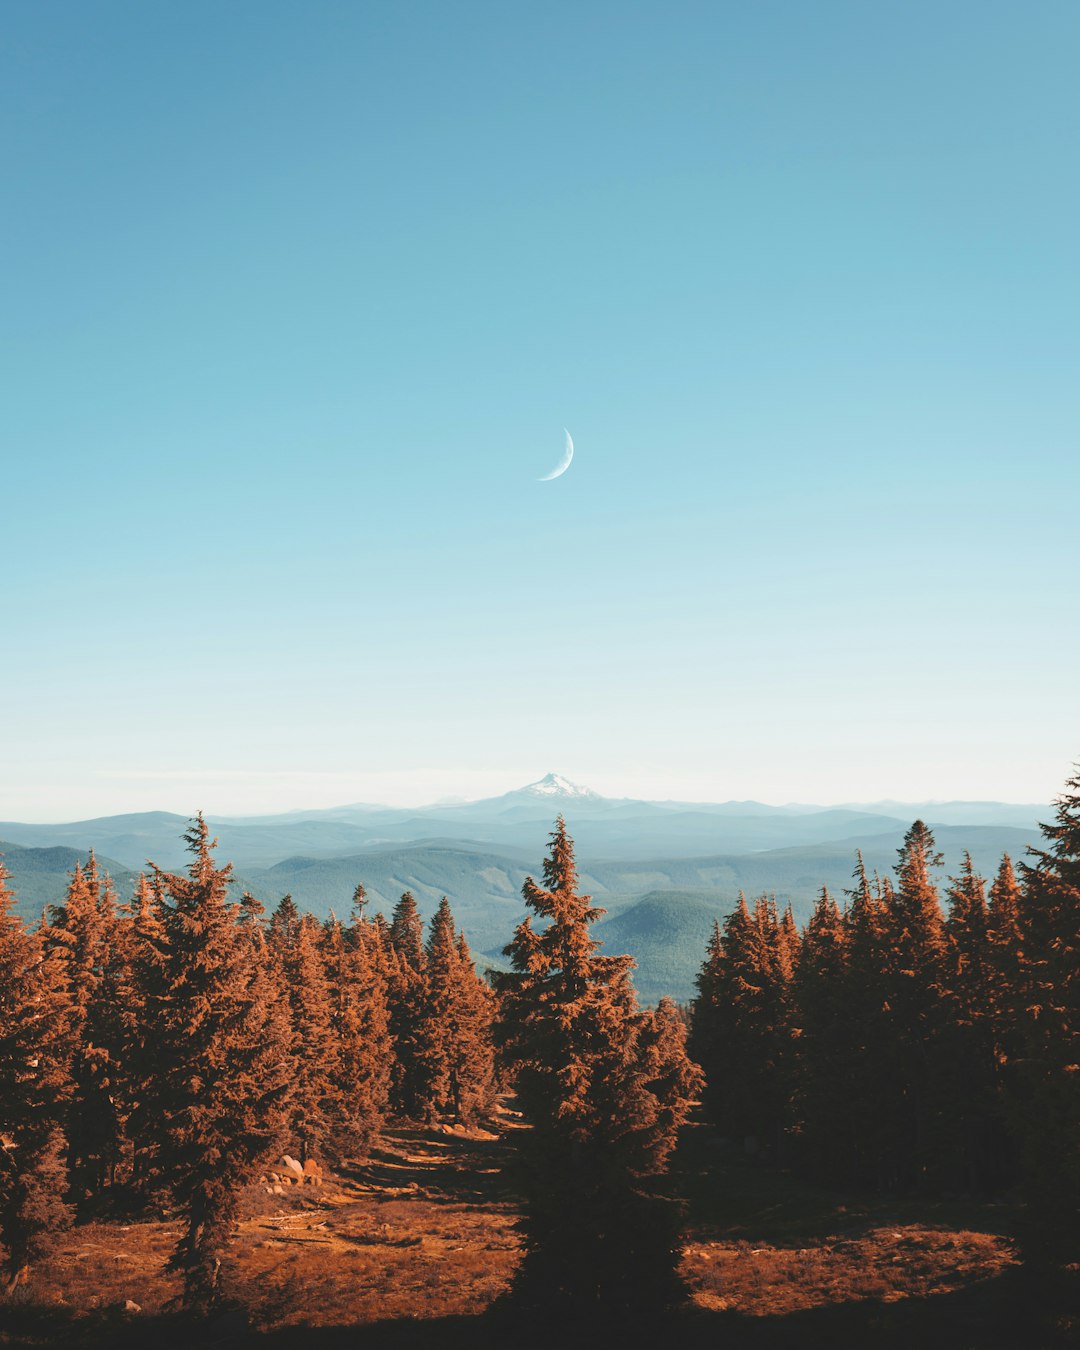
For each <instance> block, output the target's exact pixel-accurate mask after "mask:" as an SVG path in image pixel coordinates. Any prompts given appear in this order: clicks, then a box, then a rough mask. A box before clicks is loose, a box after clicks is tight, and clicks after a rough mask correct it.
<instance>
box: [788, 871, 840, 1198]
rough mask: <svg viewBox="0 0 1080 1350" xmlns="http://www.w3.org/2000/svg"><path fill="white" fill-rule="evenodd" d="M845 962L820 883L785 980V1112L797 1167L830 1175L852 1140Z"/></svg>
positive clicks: (834, 915)
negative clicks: (788, 1017) (788, 1023)
mask: <svg viewBox="0 0 1080 1350" xmlns="http://www.w3.org/2000/svg"><path fill="white" fill-rule="evenodd" d="M848 961H849V951H848V935H847V932H846V929H845V925H844V920H843V916H842V915H841V913H840V908H839V906H838V905H837V903H836V901H835V900H834V899H833V897H832V896H831V895H830V894H829V892H828V890H827V888H826V887H824V886H823V887H822V888H821V894H820V895H819V897H818V900H817V903H816V904H815V906H814V909H813V912H812V913H811V915H810V918H809V920H808V921H807V925H806V930H805V932H804V934H803V940H802V945H801V947H800V949H799V956H798V960H797V963H796V969H795V976H794V981H793V985H794V996H795V1014H794V1018H795V1022H796V1024H797V1027H798V1031H799V1035H798V1041H797V1071H796V1083H795V1102H794V1105H793V1112H792V1114H793V1115H794V1117H795V1118H796V1119H797V1121H798V1125H799V1133H800V1154H801V1162H802V1164H803V1166H804V1167H805V1168H806V1170H807V1171H809V1172H810V1173H811V1175H814V1176H817V1177H821V1178H823V1179H825V1180H830V1181H836V1180H839V1179H841V1178H843V1177H844V1176H845V1175H846V1172H847V1170H848V1168H849V1166H850V1157H851V1148H852V1144H853V1140H852V1138H851V1132H850V1128H849V1126H848V1119H849V1117H848V1109H847V1108H848V1099H849V1096H850V1093H851V1086H852V1065H853V1056H852V1047H851V1044H850V1034H849V1027H850V1023H849V1018H850V1016H851V1012H850V1010H849V1007H848V1003H847V997H846V992H847V990H846V986H847V967H848Z"/></svg>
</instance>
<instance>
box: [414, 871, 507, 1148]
mask: <svg viewBox="0 0 1080 1350" xmlns="http://www.w3.org/2000/svg"><path fill="white" fill-rule="evenodd" d="M493 1014H494V1000H493V997H492V994H491V992H490V990H489V988H488V987H487V986H486V985H485V984H484V983H483V981H482V980H480V979H479V978H478V976H477V974H476V968H475V966H474V965H473V961H472V955H471V953H470V952H469V947H468V943H467V942H466V941H465V937H464V934H460V933H458V932H457V931H456V930H455V927H454V917H453V914H452V913H451V912H450V903H449V901H448V900H447V898H446V896H445V895H444V896H443V898H442V900H441V901H440V903H439V907H438V909H437V910H436V912H435V914H434V916H433V918H432V920H431V927H430V931H429V934H428V942H427V953H426V960H425V964H424V1012H423V1018H422V1022H421V1025H420V1030H419V1037H420V1042H421V1044H422V1045H423V1047H424V1064H425V1073H424V1093H425V1102H424V1107H425V1114H426V1115H427V1116H428V1118H430V1119H437V1118H445V1117H451V1118H452V1119H454V1120H455V1121H458V1122H459V1123H461V1124H464V1125H472V1124H474V1123H475V1121H476V1120H477V1118H478V1116H479V1115H481V1114H482V1112H484V1111H485V1110H487V1109H488V1108H489V1107H490V1106H491V1104H492V1102H493V1100H494V1092H495V1047H494V1041H493V1038H492V1019H493Z"/></svg>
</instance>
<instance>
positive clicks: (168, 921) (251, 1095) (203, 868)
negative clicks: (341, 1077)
mask: <svg viewBox="0 0 1080 1350" xmlns="http://www.w3.org/2000/svg"><path fill="white" fill-rule="evenodd" d="M185 839H186V840H187V844H188V848H189V850H190V852H191V855H192V859H191V863H190V865H189V868H188V872H187V875H179V874H175V873H171V872H163V871H160V870H159V869H155V877H156V882H157V886H158V889H159V891H160V893H161V895H162V897H163V901H164V903H163V905H162V910H161V923H162V929H163V937H164V945H163V951H162V957H163V961H162V971H161V974H162V982H161V986H160V989H159V990H157V991H156V992H155V995H154V1007H153V1016H152V1022H153V1030H154V1033H155V1036H156V1043H157V1078H158V1082H159V1090H158V1092H157V1094H156V1103H155V1104H156V1106H157V1108H158V1110H159V1112H160V1114H159V1116H158V1119H157V1122H156V1130H155V1133H156V1137H157V1143H158V1149H159V1156H158V1164H159V1166H160V1169H161V1171H162V1173H163V1175H164V1177H165V1178H166V1180H167V1181H168V1182H169V1183H170V1184H171V1187H172V1190H173V1193H174V1194H175V1196H176V1198H177V1200H178V1201H179V1203H180V1206H181V1209H182V1212H183V1217H184V1229H183V1233H182V1235H181V1237H180V1241H179V1242H178V1244H177V1247H176V1250H175V1252H174V1254H173V1257H172V1261H171V1266H172V1268H173V1269H176V1270H178V1271H180V1272H181V1273H182V1275H183V1277H184V1297H185V1302H186V1303H187V1304H188V1306H192V1307H202V1306H206V1305H207V1304H208V1303H209V1302H210V1301H211V1300H212V1299H213V1297H214V1293H215V1289H216V1284H217V1271H218V1267H219V1266H220V1263H221V1252H222V1249H223V1246H224V1243H225V1241H226V1239H227V1238H228V1236H229V1234H230V1233H231V1231H232V1229H233V1227H234V1224H235V1220H236V1208H237V1195H238V1192H239V1190H240V1188H241V1187H242V1186H243V1185H244V1183H245V1182H246V1181H247V1180H248V1178H249V1177H250V1176H251V1175H252V1172H253V1170H254V1168H255V1166H256V1164H257V1163H258V1162H259V1161H261V1160H263V1159H265V1158H267V1157H269V1156H270V1155H271V1154H272V1153H273V1152H275V1151H276V1150H277V1149H278V1148H279V1147H280V1143H281V1137H282V1129H283V1126H284V1123H285V1109H286V1104H287V1098H288V1093H289V1064H288V1059H287V1048H286V1047H285V1046H283V1045H281V1044H280V1042H279V1041H277V1040H276V1039H275V1037H274V1035H273V1028H274V1019H273V1007H272V1005H270V1004H268V999H267V993H268V990H267V986H266V983H265V981H264V979H263V977H262V972H261V970H260V967H259V963H258V962H257V960H256V958H255V954H254V949H253V944H252V942H251V940H250V938H249V937H248V936H247V935H246V934H245V933H244V932H243V931H242V929H241V928H240V926H239V924H238V922H237V913H236V911H237V906H236V905H235V904H233V903H232V902H230V901H229V899H228V886H229V882H230V879H231V872H232V867H231V864H227V865H226V866H224V867H220V868H219V867H217V866H215V863H214V857H213V849H214V847H215V845H216V842H217V841H216V840H214V841H211V840H210V838H209V831H208V829H207V827H206V822H205V821H204V820H203V818H202V816H201V815H200V816H198V817H196V819H195V820H194V821H193V822H192V824H191V826H190V827H189V829H188V830H187V832H186V834H185Z"/></svg>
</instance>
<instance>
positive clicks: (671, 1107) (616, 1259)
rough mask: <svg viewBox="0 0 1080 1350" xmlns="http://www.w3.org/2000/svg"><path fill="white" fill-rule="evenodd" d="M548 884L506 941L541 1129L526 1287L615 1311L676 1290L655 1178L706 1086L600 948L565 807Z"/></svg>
mask: <svg viewBox="0 0 1080 1350" xmlns="http://www.w3.org/2000/svg"><path fill="white" fill-rule="evenodd" d="M543 881H544V884H543V886H540V885H538V884H537V883H536V882H535V881H534V880H533V878H532V877H528V878H527V879H526V881H525V885H524V887H523V891H522V894H523V895H524V898H525V902H526V904H527V905H528V907H529V908H530V909H531V910H532V911H533V913H534V914H536V915H538V916H539V917H540V919H541V920H543V927H541V928H534V927H533V924H532V920H531V918H526V919H525V920H524V922H523V923H522V924H520V925H519V927H518V928H517V930H516V932H515V935H514V939H513V941H512V942H511V943H510V945H509V946H508V947H507V948H506V952H507V955H508V956H509V957H510V959H511V962H512V965H513V973H510V974H507V975H504V976H502V977H501V978H500V984H501V986H502V990H503V1005H502V1020H501V1029H502V1035H503V1037H504V1038H505V1041H506V1044H507V1047H508V1050H509V1053H510V1057H511V1059H512V1062H513V1064H514V1066H515V1069H516V1083H517V1093H518V1099H519V1101H520V1103H521V1106H522V1110H523V1112H524V1115H525V1118H526V1119H527V1120H528V1122H529V1123H530V1125H531V1127H532V1128H531V1130H529V1131H528V1132H526V1133H525V1135H524V1137H523V1139H522V1145H521V1176H520V1184H521V1188H522V1192H523V1196H524V1201H525V1216H524V1219H523V1221H522V1229H523V1232H524V1236H525V1246H526V1254H525V1258H524V1261H523V1262H522V1265H521V1267H520V1269H519V1275H518V1281H517V1289H518V1293H519V1296H520V1297H521V1298H523V1299H524V1300H525V1301H526V1302H534V1303H535V1304H536V1305H537V1306H538V1307H548V1308H551V1307H553V1306H555V1307H558V1308H559V1309H560V1310H575V1311H578V1312H580V1311H583V1310H586V1309H588V1308H590V1307H592V1308H605V1309H606V1310H608V1312H611V1311H617V1310H622V1311H628V1310H634V1309H637V1310H641V1309H642V1308H643V1307H655V1306H657V1305H658V1304H662V1303H663V1302H665V1301H667V1300H671V1299H673V1298H675V1297H676V1296H677V1281H676V1279H675V1274H674V1271H675V1263H676V1252H677V1227H676V1224H675V1222H674V1218H673V1216H672V1215H671V1214H670V1211H669V1209H668V1208H667V1206H666V1205H665V1204H664V1202H662V1201H660V1200H658V1199H657V1198H656V1196H655V1195H654V1194H653V1193H652V1192H651V1191H650V1189H649V1183H648V1181H647V1178H648V1177H649V1176H651V1175H653V1174H655V1173H656V1172H658V1171H660V1170H662V1168H663V1165H664V1161H665V1158H666V1154H667V1152H668V1150H669V1149H670V1146H671V1141H672V1140H673V1138H674V1136H675V1133H676V1131H677V1130H678V1127H679V1125H680V1124H681V1123H682V1121H683V1120H684V1119H685V1116H686V1112H687V1110H688V1108H689V1101H690V1098H691V1096H692V1095H693V1092H694V1090H695V1089H696V1087H697V1085H698V1073H697V1070H696V1069H695V1068H694V1066H693V1065H691V1063H690V1061H689V1060H688V1059H687V1057H686V1054H685V1051H684V1050H683V1049H682V1046H681V1043H680V1041H679V1038H678V1036H677V1033H676V1031H675V1028H674V1026H673V1025H672V1020H671V1018H670V1016H668V1015H667V1014H666V1013H665V1014H663V1015H661V1017H660V1018H659V1019H657V1018H656V1017H654V1016H652V1015H649V1014H643V1013H641V1012H640V1011H639V1010H638V1008H637V1003H636V999H635V996H634V991H633V986H632V985H631V983H630V969H631V966H632V964H633V963H632V961H631V959H630V958H629V957H625V956H599V955H598V954H597V949H598V948H599V946H600V944H599V943H598V942H597V941H596V940H595V939H594V938H592V937H591V936H590V934H589V928H590V926H591V924H592V923H593V922H595V920H596V919H597V918H598V917H599V915H600V914H601V913H602V911H601V910H599V909H597V908H595V907H594V906H593V905H591V904H590V899H589V897H588V896H586V895H581V894H579V893H578V891H577V868H576V865H575V862H574V850H573V843H572V841H571V839H570V836H569V834H568V833H567V830H566V824H565V821H564V820H563V818H562V817H561V816H560V817H559V819H558V820H557V821H556V825H555V830H554V832H553V833H552V835H551V847H550V851H549V853H548V856H547V857H546V859H545V860H544V870H543Z"/></svg>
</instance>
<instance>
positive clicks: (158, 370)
mask: <svg viewBox="0 0 1080 1350" xmlns="http://www.w3.org/2000/svg"><path fill="white" fill-rule="evenodd" d="M6 20H7V24H6V27H7V30H8V33H7V35H8V39H9V40H8V42H7V44H6V51H5V54H4V55H3V57H2V58H0V62H2V65H3V80H2V81H0V87H2V89H3V93H2V95H0V98H2V100H3V110H4V112H5V113H6V117H5V125H6V126H7V127H8V128H9V133H8V136H7V138H6V142H7V143H6V146H5V151H4V154H5V165H6V181H7V183H8V184H9V188H10V192H11V199H12V207H11V210H10V211H9V212H7V213H6V215H5V219H4V221H3V222H2V223H0V233H2V238H3V242H4V245H5V252H6V257H7V259H8V264H9V266H8V275H9V284H8V287H7V292H6V296H5V317H4V321H3V325H2V328H0V343H2V344H3V348H2V356H3V368H4V372H5V376H6V379H5V392H4V398H3V400H2V402H0V445H2V448H3V459H4V475H3V480H2V490H3V513H2V516H0V520H2V530H3V545H2V547H3V575H4V587H3V601H4V603H3V610H2V614H3V620H2V625H0V632H2V635H3V643H4V659H3V661H2V662H0V708H2V709H3V710H4V714H3V732H2V736H0V819H9V820H11V819H18V820H26V821H35V820H38V821H46V820H52V821H59V820H72V819H80V818H87V817H92V816H99V815H105V814H113V813H118V812H124V811H137V810H152V809H163V810H170V811H176V812H178V813H181V814H188V813H190V812H191V811H193V810H195V809H197V808H202V809H204V810H206V811H207V812H209V813H219V814H255V813H260V812H273V811H285V810H291V809H304V808H307V809H312V808H317V807H328V806H332V805H339V804H342V803H347V802H351V801H370V802H386V803H389V804H403V805H404V804H412V805H419V804H423V803H429V802H432V801H436V800H438V799H440V798H443V797H447V796H463V797H470V798H476V797H484V796H491V795H497V794H498V793H500V792H504V791H507V790H510V789H512V788H515V787H520V786H521V785H522V784H524V783H527V782H529V781H532V780H534V779H536V778H537V777H538V776H540V775H541V774H542V773H545V772H547V771H548V770H549V769H552V768H554V769H557V770H558V771H560V772H563V773H565V774H566V775H567V776H568V777H570V778H572V779H574V780H575V781H580V782H582V783H585V784H587V785H589V786H590V787H592V788H594V789H595V790H596V791H598V792H601V793H602V794H604V795H606V796H632V797H642V798H651V799H662V798H675V799H681V800H688V801H695V800H696V801H724V800H729V799H733V798H735V799H743V798H755V799H758V800H762V801H765V802H770V803H784V802H792V801H801V802H815V803H822V804H827V803H833V802H859V801H863V802H867V801H875V800H879V799H883V798H889V799H897V800H901V801H918V800H926V799H938V800H947V799H967V800H972V799H979V800H983V799H993V800H1000V801H1015V802H1045V801H1049V800H1051V799H1052V798H1053V797H1054V796H1055V795H1056V794H1057V793H1058V792H1059V791H1060V789H1061V785H1062V783H1063V782H1064V781H1065V779H1066V777H1067V776H1068V774H1069V772H1070V770H1071V768H1072V766H1073V765H1074V763H1075V761H1076V760H1077V758H1078V757H1080V700H1078V699H1077V697H1076V693H1077V671H1078V670H1080V587H1078V586H1077V585H1076V577H1077V575H1078V572H1080V569H1078V563H1080V536H1078V534H1077V531H1076V525H1075V505H1076V502H1077V500H1080V454H1078V453H1077V440H1078V434H1077V433H1078V426H1080V387H1078V384H1077V381H1076V378H1075V372H1076V369H1077V367H1078V358H1080V235H1078V233H1077V231H1076V229H1075V221H1076V219H1077V216H1078V214H1080V210H1078V208H1080V184H1078V182H1077V180H1076V176H1075V175H1073V174H1069V173H1066V172H1063V171H1062V166H1063V165H1069V164H1074V163H1076V162H1077V160H1078V158H1080V118H1078V116H1077V111H1078V106H1077V105H1078V95H1077V91H1076V82H1075V78H1074V68H1075V55H1076V52H1077V50H1078V47H1080V42H1078V40H1080V9H1078V8H1077V7H1076V6H1075V5H1072V4H1068V3H1065V2H1064V0H1050V2H1049V3H1046V4H1041V5H1039V6H1036V7H1029V8H1026V9H1020V8H1016V7H1010V6H1001V5H989V6H987V5H985V4H976V3H975V0H961V2H960V3H958V4H954V5H950V6H949V7H947V9H945V10H943V9H942V7H941V6H939V5H932V4H930V3H928V0H921V2H918V0H917V2H916V3H914V4H911V5H907V6H904V7H903V8H902V10H900V9H897V10H894V11H886V10H883V9H881V8H880V7H867V6H863V5H859V4H855V3H854V2H853V0H829V2H828V3H825V4H823V5H820V6H814V7H806V6H799V5H796V4H794V3H790V4H780V5H779V6H772V7H768V8H767V9H766V8H762V7H756V8H755V7H743V8H741V9H740V8H737V7H725V6H701V5H696V4H687V5H681V6H680V5H676V6H675V7H674V8H671V7H660V6H655V7H649V6H646V7H638V8H636V9H635V10H634V11H633V12H630V11H627V10H626V8H625V7H624V6H618V5H615V4H613V3H607V0H593V2H591V3H586V4H584V5H577V4H575V5H570V4H566V3H557V4H555V5H552V6H547V7H545V9H544V11H543V13H541V12H540V11H535V12H528V13H526V12H522V11H518V10H512V9H506V8H503V9H500V8H498V7H493V6H490V5H487V4H481V3H473V2H471V0H463V3H461V4H459V5H454V6H443V5H439V4H436V3H434V0H425V2H422V3H419V4H416V5H413V6H411V7H409V9H408V11H405V10H403V9H394V8H393V7H378V6H376V7H369V6H326V7H316V8H314V9H300V8H298V7H296V6H295V5H291V4H286V3H279V2H278V0H266V3H262V4H260V5H258V6H254V5H247V4H243V3H240V4H236V5H230V6H228V7H224V8H222V7H219V6H213V7H212V6H210V5H209V4H206V3H198V2H196V3H191V4H188V5H184V6H182V7H165V8H161V7H158V8H149V9H148V8H147V7H145V6H141V5H136V4H133V3H128V2H127V0H116V2H115V3H109V4H103V5H95V6H84V5H80V4H77V3H73V0H59V3H57V4H54V5H50V6H48V7H47V8H45V7H42V6H39V5H33V4H29V3H16V4H14V5H12V6H9V8H8V12H7V15H6ZM564 427H567V428H569V429H570V431H571V432H572V434H573V438H574V443H575V446H576V452H575V455H574V460H573V464H572V466H571V467H570V468H569V469H568V471H567V472H566V473H565V474H563V475H562V476H561V477H559V478H558V479H556V480H554V481H552V482H537V481H536V480H537V477H538V476H539V475H541V474H544V473H545V472H546V471H548V470H549V469H550V467H551V465H552V464H553V463H554V462H555V461H556V459H557V456H558V455H559V453H560V449H561V447H562V444H563V435H564V433H563V428H564Z"/></svg>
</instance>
